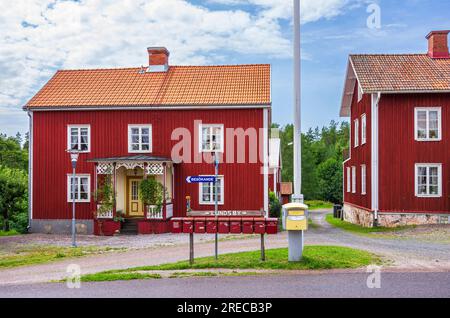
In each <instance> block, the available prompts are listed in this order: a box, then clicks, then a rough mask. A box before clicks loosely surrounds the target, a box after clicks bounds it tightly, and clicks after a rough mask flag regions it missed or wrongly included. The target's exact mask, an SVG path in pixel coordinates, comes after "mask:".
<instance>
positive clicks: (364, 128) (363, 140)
mask: <svg viewBox="0 0 450 318" xmlns="http://www.w3.org/2000/svg"><path fill="white" fill-rule="evenodd" d="M366 117H367V116H366V114H362V116H361V145H364V144H365V143H366V142H367V118H366Z"/></svg>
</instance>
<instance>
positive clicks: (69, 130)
mask: <svg viewBox="0 0 450 318" xmlns="http://www.w3.org/2000/svg"><path fill="white" fill-rule="evenodd" d="M82 128H87V130H88V142H87V146H88V149H87V150H78V152H80V153H88V152H91V125H67V149H68V150H72V129H78V148H80V145H81V129H82Z"/></svg>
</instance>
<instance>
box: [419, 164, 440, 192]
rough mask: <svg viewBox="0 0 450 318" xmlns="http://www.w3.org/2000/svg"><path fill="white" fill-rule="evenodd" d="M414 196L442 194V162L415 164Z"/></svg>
mask: <svg viewBox="0 0 450 318" xmlns="http://www.w3.org/2000/svg"><path fill="white" fill-rule="evenodd" d="M415 169H416V171H415V176H416V182H415V186H416V196H417V197H441V196H442V164H423V163H418V164H416V168H415Z"/></svg>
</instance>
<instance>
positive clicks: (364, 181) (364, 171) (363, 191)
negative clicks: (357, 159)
mask: <svg viewBox="0 0 450 318" xmlns="http://www.w3.org/2000/svg"><path fill="white" fill-rule="evenodd" d="M361 194H362V195H366V194H367V167H366V165H361Z"/></svg>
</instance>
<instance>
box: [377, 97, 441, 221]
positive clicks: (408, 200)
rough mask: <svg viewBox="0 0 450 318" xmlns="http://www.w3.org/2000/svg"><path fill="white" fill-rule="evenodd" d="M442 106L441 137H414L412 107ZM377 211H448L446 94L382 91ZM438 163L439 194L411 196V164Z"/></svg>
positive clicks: (413, 189) (412, 175)
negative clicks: (424, 139)
mask: <svg viewBox="0 0 450 318" xmlns="http://www.w3.org/2000/svg"><path fill="white" fill-rule="evenodd" d="M426 106H430V107H441V108H442V141H440V142H417V141H415V139H414V108H415V107H426ZM379 146H380V154H379V164H380V172H379V176H380V180H379V182H380V201H379V207H380V210H381V211H405V212H418V211H427V212H447V213H448V212H449V211H450V192H449V191H450V174H449V173H450V171H449V167H450V94H408V95H406V94H404V95H382V97H381V100H380V105H379ZM416 163H442V183H443V189H442V197H441V198H417V197H416V196H415V188H414V187H415V180H414V178H415V164H416Z"/></svg>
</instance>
